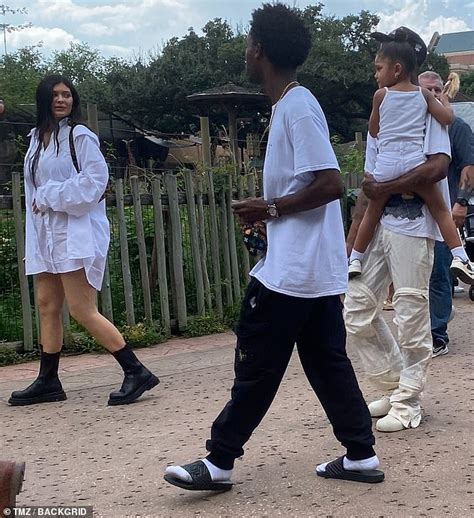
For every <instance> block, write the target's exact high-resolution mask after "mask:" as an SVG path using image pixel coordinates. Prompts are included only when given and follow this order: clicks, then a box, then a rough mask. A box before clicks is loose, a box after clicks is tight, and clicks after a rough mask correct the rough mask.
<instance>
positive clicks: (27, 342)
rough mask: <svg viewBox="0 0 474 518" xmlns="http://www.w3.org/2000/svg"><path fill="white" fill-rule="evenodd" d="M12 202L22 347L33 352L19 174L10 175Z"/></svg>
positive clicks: (16, 172)
mask: <svg viewBox="0 0 474 518" xmlns="http://www.w3.org/2000/svg"><path fill="white" fill-rule="evenodd" d="M12 202H13V219H14V221H15V240H16V256H17V261H18V276H19V279H20V297H21V311H22V317H23V347H24V349H25V351H32V350H33V319H32V315H31V302H30V289H29V286H28V277H26V275H25V262H24V257H25V235H24V231H23V217H22V210H21V185H20V173H19V172H18V171H14V172H13V173H12Z"/></svg>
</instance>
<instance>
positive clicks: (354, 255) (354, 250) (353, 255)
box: [349, 248, 364, 263]
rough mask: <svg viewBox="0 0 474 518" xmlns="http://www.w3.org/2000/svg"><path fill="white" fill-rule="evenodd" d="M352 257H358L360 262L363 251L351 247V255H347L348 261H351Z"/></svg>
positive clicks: (362, 257)
mask: <svg viewBox="0 0 474 518" xmlns="http://www.w3.org/2000/svg"><path fill="white" fill-rule="evenodd" d="M354 259H358V260H359V261H360V262H362V260H363V259H364V252H358V251H357V250H356V249H355V248H353V249H352V252H351V256H350V257H349V263H352V261H353V260H354Z"/></svg>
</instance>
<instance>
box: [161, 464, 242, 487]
mask: <svg viewBox="0 0 474 518" xmlns="http://www.w3.org/2000/svg"><path fill="white" fill-rule="evenodd" d="M202 462H204V464H205V465H206V468H207V469H208V470H209V473H210V474H211V479H212V481H213V482H226V481H227V480H230V478H231V477H232V471H233V470H231V469H221V468H218V467H217V466H214V464H213V463H212V462H209V461H208V460H207V459H202ZM165 473H166V474H167V475H173V476H175V477H176V478H179V479H180V480H182V481H183V482H192V481H193V479H192V477H191V475H190V474H189V473H188V472H187V471H186V470H185V469H184V468H182V467H181V466H168V467H167V468H166V470H165Z"/></svg>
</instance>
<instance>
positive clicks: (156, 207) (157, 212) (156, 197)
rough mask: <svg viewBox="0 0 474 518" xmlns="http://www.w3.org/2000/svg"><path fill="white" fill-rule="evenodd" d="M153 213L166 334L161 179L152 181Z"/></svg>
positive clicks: (167, 332) (167, 304)
mask: <svg viewBox="0 0 474 518" xmlns="http://www.w3.org/2000/svg"><path fill="white" fill-rule="evenodd" d="M151 189H152V193H153V211H154V212H153V214H154V221H155V242H156V248H157V263H158V286H159V291H160V307H161V323H162V325H163V328H164V330H165V332H166V334H170V330H171V325H170V308H169V300H168V279H167V277H166V248H165V227H164V223H163V205H162V203H161V179H160V178H155V179H154V180H153V181H152V184H151Z"/></svg>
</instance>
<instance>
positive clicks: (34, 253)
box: [24, 119, 110, 290]
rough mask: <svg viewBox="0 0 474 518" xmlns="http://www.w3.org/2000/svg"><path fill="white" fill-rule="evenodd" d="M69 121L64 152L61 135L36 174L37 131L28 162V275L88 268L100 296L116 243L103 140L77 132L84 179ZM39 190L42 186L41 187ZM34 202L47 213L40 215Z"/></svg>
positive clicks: (44, 152)
mask: <svg viewBox="0 0 474 518" xmlns="http://www.w3.org/2000/svg"><path fill="white" fill-rule="evenodd" d="M70 131H71V127H70V126H69V125H68V123H67V119H63V120H61V121H60V123H59V135H58V137H59V152H58V149H57V143H56V135H55V134H53V135H51V139H50V142H49V145H48V147H47V148H46V149H44V147H43V146H42V148H41V152H40V156H39V160H38V164H37V167H36V173H35V182H34V183H33V179H32V176H31V171H30V166H31V163H32V160H33V156H34V154H35V151H36V149H37V146H38V135H37V130H35V129H34V130H32V131H31V133H30V135H31V141H30V147H29V149H28V152H27V154H26V157H25V168H24V171H25V197H26V247H25V250H26V252H25V268H26V274H27V275H34V274H38V273H43V272H49V273H66V272H70V271H75V270H79V269H81V268H84V270H85V273H86V277H87V280H88V282H89V284H91V286H93V287H94V288H95V289H97V290H100V289H101V286H102V280H103V276H104V270H105V263H106V259H107V250H108V247H109V241H110V229H109V221H108V219H107V216H106V213H105V201H104V200H102V201H100V199H101V197H102V195H103V193H104V191H105V189H106V187H107V182H108V178H109V173H108V168H107V164H106V163H105V160H104V157H103V155H102V153H101V151H100V147H99V140H98V138H97V136H96V135H95V134H94V133H92V132H91V131H90V130H89V129H88V128H86V127H85V126H82V125H79V126H76V127H75V128H74V148H75V150H76V155H77V161H78V164H79V173H78V172H77V171H76V169H75V167H74V164H73V162H72V158H71V153H70V150H69V132H70ZM35 185H36V186H35ZM33 200H36V205H37V207H38V209H39V210H40V211H41V213H40V214H34V213H33V211H32V203H33Z"/></svg>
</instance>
